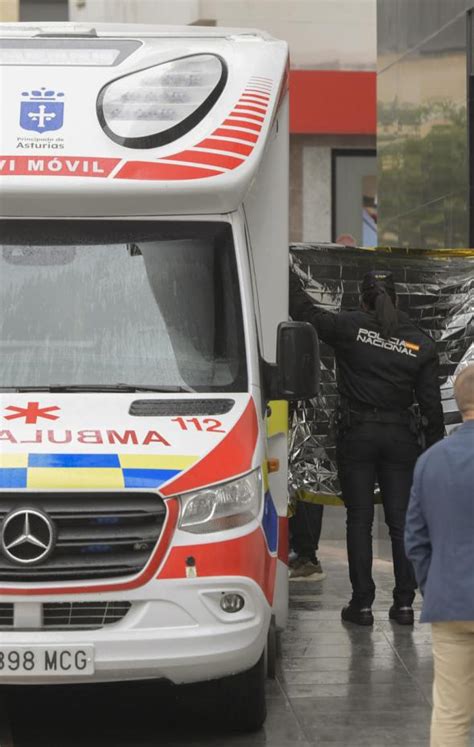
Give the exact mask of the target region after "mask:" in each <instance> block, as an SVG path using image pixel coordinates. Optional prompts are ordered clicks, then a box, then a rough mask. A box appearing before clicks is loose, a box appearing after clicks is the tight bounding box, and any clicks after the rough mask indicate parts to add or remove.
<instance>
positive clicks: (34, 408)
mask: <svg viewBox="0 0 474 747" xmlns="http://www.w3.org/2000/svg"><path fill="white" fill-rule="evenodd" d="M5 409H6V410H11V411H12V414H11V415H4V416H3V417H4V418H5V420H16V418H25V423H26V424H27V425H34V424H35V423H37V422H38V418H44V419H45V420H58V418H59V415H52V414H51V413H52V412H53V411H56V410H60V409H61V408H60V407H56V405H53V406H52V407H40V406H39V402H28V405H27V407H15V406H14V405H10V407H6V408H5Z"/></svg>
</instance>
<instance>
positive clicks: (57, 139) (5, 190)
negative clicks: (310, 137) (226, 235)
mask: <svg viewBox="0 0 474 747" xmlns="http://www.w3.org/2000/svg"><path fill="white" fill-rule="evenodd" d="M287 59H288V50H287V45H286V43H285V42H282V41H278V40H275V39H272V38H271V37H270V36H269V35H268V34H266V33H265V32H261V31H257V30H252V29H250V30H249V29H225V28H214V27H195V26H191V27H190V26H184V27H173V26H142V25H123V24H98V25H94V26H91V25H90V24H77V23H70V24H64V23H56V24H44V25H43V24H41V25H39V24H31V23H30V24H0V67H1V75H2V99H3V101H4V102H8V106H3V107H2V113H1V117H0V143H1V149H0V153H1V154H2V155H0V191H1V200H0V213H1V215H2V216H3V217H14V216H18V215H21V216H29V217H68V216H71V217H73V216H74V217H80V216H84V217H91V216H126V215H129V216H133V215H142V216H145V215H150V216H152V215H177V214H199V213H200V214H204V213H224V212H230V211H232V210H234V209H236V208H237V207H238V205H239V204H240V203H241V202H242V200H243V197H244V195H245V193H246V191H247V189H248V188H249V186H250V184H251V182H252V179H253V177H254V175H255V172H256V170H257V169H258V165H259V162H260V160H261V157H262V154H263V151H264V148H265V143H266V140H267V135H268V132H269V130H270V129H271V126H272V123H273V121H274V119H275V116H276V113H277V111H278V107H279V104H280V103H281V101H282V94H283V93H284V91H285V90H286V85H287V81H286V71H287Z"/></svg>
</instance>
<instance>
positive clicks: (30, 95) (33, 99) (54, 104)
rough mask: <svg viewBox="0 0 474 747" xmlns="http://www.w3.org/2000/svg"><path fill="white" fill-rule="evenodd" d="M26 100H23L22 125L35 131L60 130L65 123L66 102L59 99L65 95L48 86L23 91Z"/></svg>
mask: <svg viewBox="0 0 474 747" xmlns="http://www.w3.org/2000/svg"><path fill="white" fill-rule="evenodd" d="M22 96H24V97H25V99H26V100H24V101H22V102H21V107H20V126H21V127H22V128H23V129H24V130H33V131H34V132H39V133H43V132H50V131H51V130H60V129H61V127H62V126H63V123H64V102H63V101H58V99H59V98H61V97H62V96H64V93H62V92H56V91H53V90H51V89H48V88H40V89H34V90H32V91H30V92H28V91H23V93H22Z"/></svg>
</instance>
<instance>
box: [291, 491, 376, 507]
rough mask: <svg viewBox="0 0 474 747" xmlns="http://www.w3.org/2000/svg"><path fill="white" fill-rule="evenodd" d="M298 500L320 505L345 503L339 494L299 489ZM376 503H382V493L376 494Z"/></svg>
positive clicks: (340, 504)
mask: <svg viewBox="0 0 474 747" xmlns="http://www.w3.org/2000/svg"><path fill="white" fill-rule="evenodd" d="M296 500H298V501H303V503H316V504H318V505H320V506H344V503H343V502H342V500H341V499H340V498H338V496H337V495H328V494H326V493H311V492H310V491H309V490H298V491H297V493H296ZM374 503H382V497H381V495H380V494H379V493H378V494H375V495H374Z"/></svg>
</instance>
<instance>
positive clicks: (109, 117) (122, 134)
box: [97, 54, 227, 148]
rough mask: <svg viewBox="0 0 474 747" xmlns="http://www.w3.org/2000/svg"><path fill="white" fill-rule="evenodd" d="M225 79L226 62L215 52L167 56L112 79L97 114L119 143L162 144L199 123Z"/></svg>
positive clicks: (102, 93) (132, 145) (101, 96)
mask: <svg viewBox="0 0 474 747" xmlns="http://www.w3.org/2000/svg"><path fill="white" fill-rule="evenodd" d="M226 80H227V67H226V64H225V62H224V60H223V59H222V58H221V57H219V56H217V55H214V54H196V55H191V56H189V57H182V58H180V59H177V60H172V61H171V62H163V63H162V64H161V65H154V66H153V67H149V68H146V69H145V70H139V71H138V72H135V73H128V74H127V75H124V76H122V77H121V78H116V79H115V80H113V81H111V82H110V83H107V84H106V85H105V86H104V87H103V88H102V89H101V91H100V92H99V96H98V99H97V116H98V118H99V122H100V124H101V126H102V129H103V130H104V131H105V133H106V134H107V135H108V136H109V138H110V139H111V140H113V141H114V142H115V143H119V144H120V145H123V146H125V147H126V148H158V147H159V146H161V145H166V144H167V143H171V142H172V141H173V140H177V139H178V138H179V137H181V136H182V135H184V134H185V133H186V132H189V130H191V129H192V128H193V127H195V126H196V125H197V124H198V122H200V121H201V120H202V119H203V118H204V117H205V116H206V114H207V113H208V112H209V111H210V110H211V108H212V107H213V106H214V104H215V102H216V101H217V99H218V98H219V96H220V95H221V93H222V91H223V89H224V86H225V83H226Z"/></svg>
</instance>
